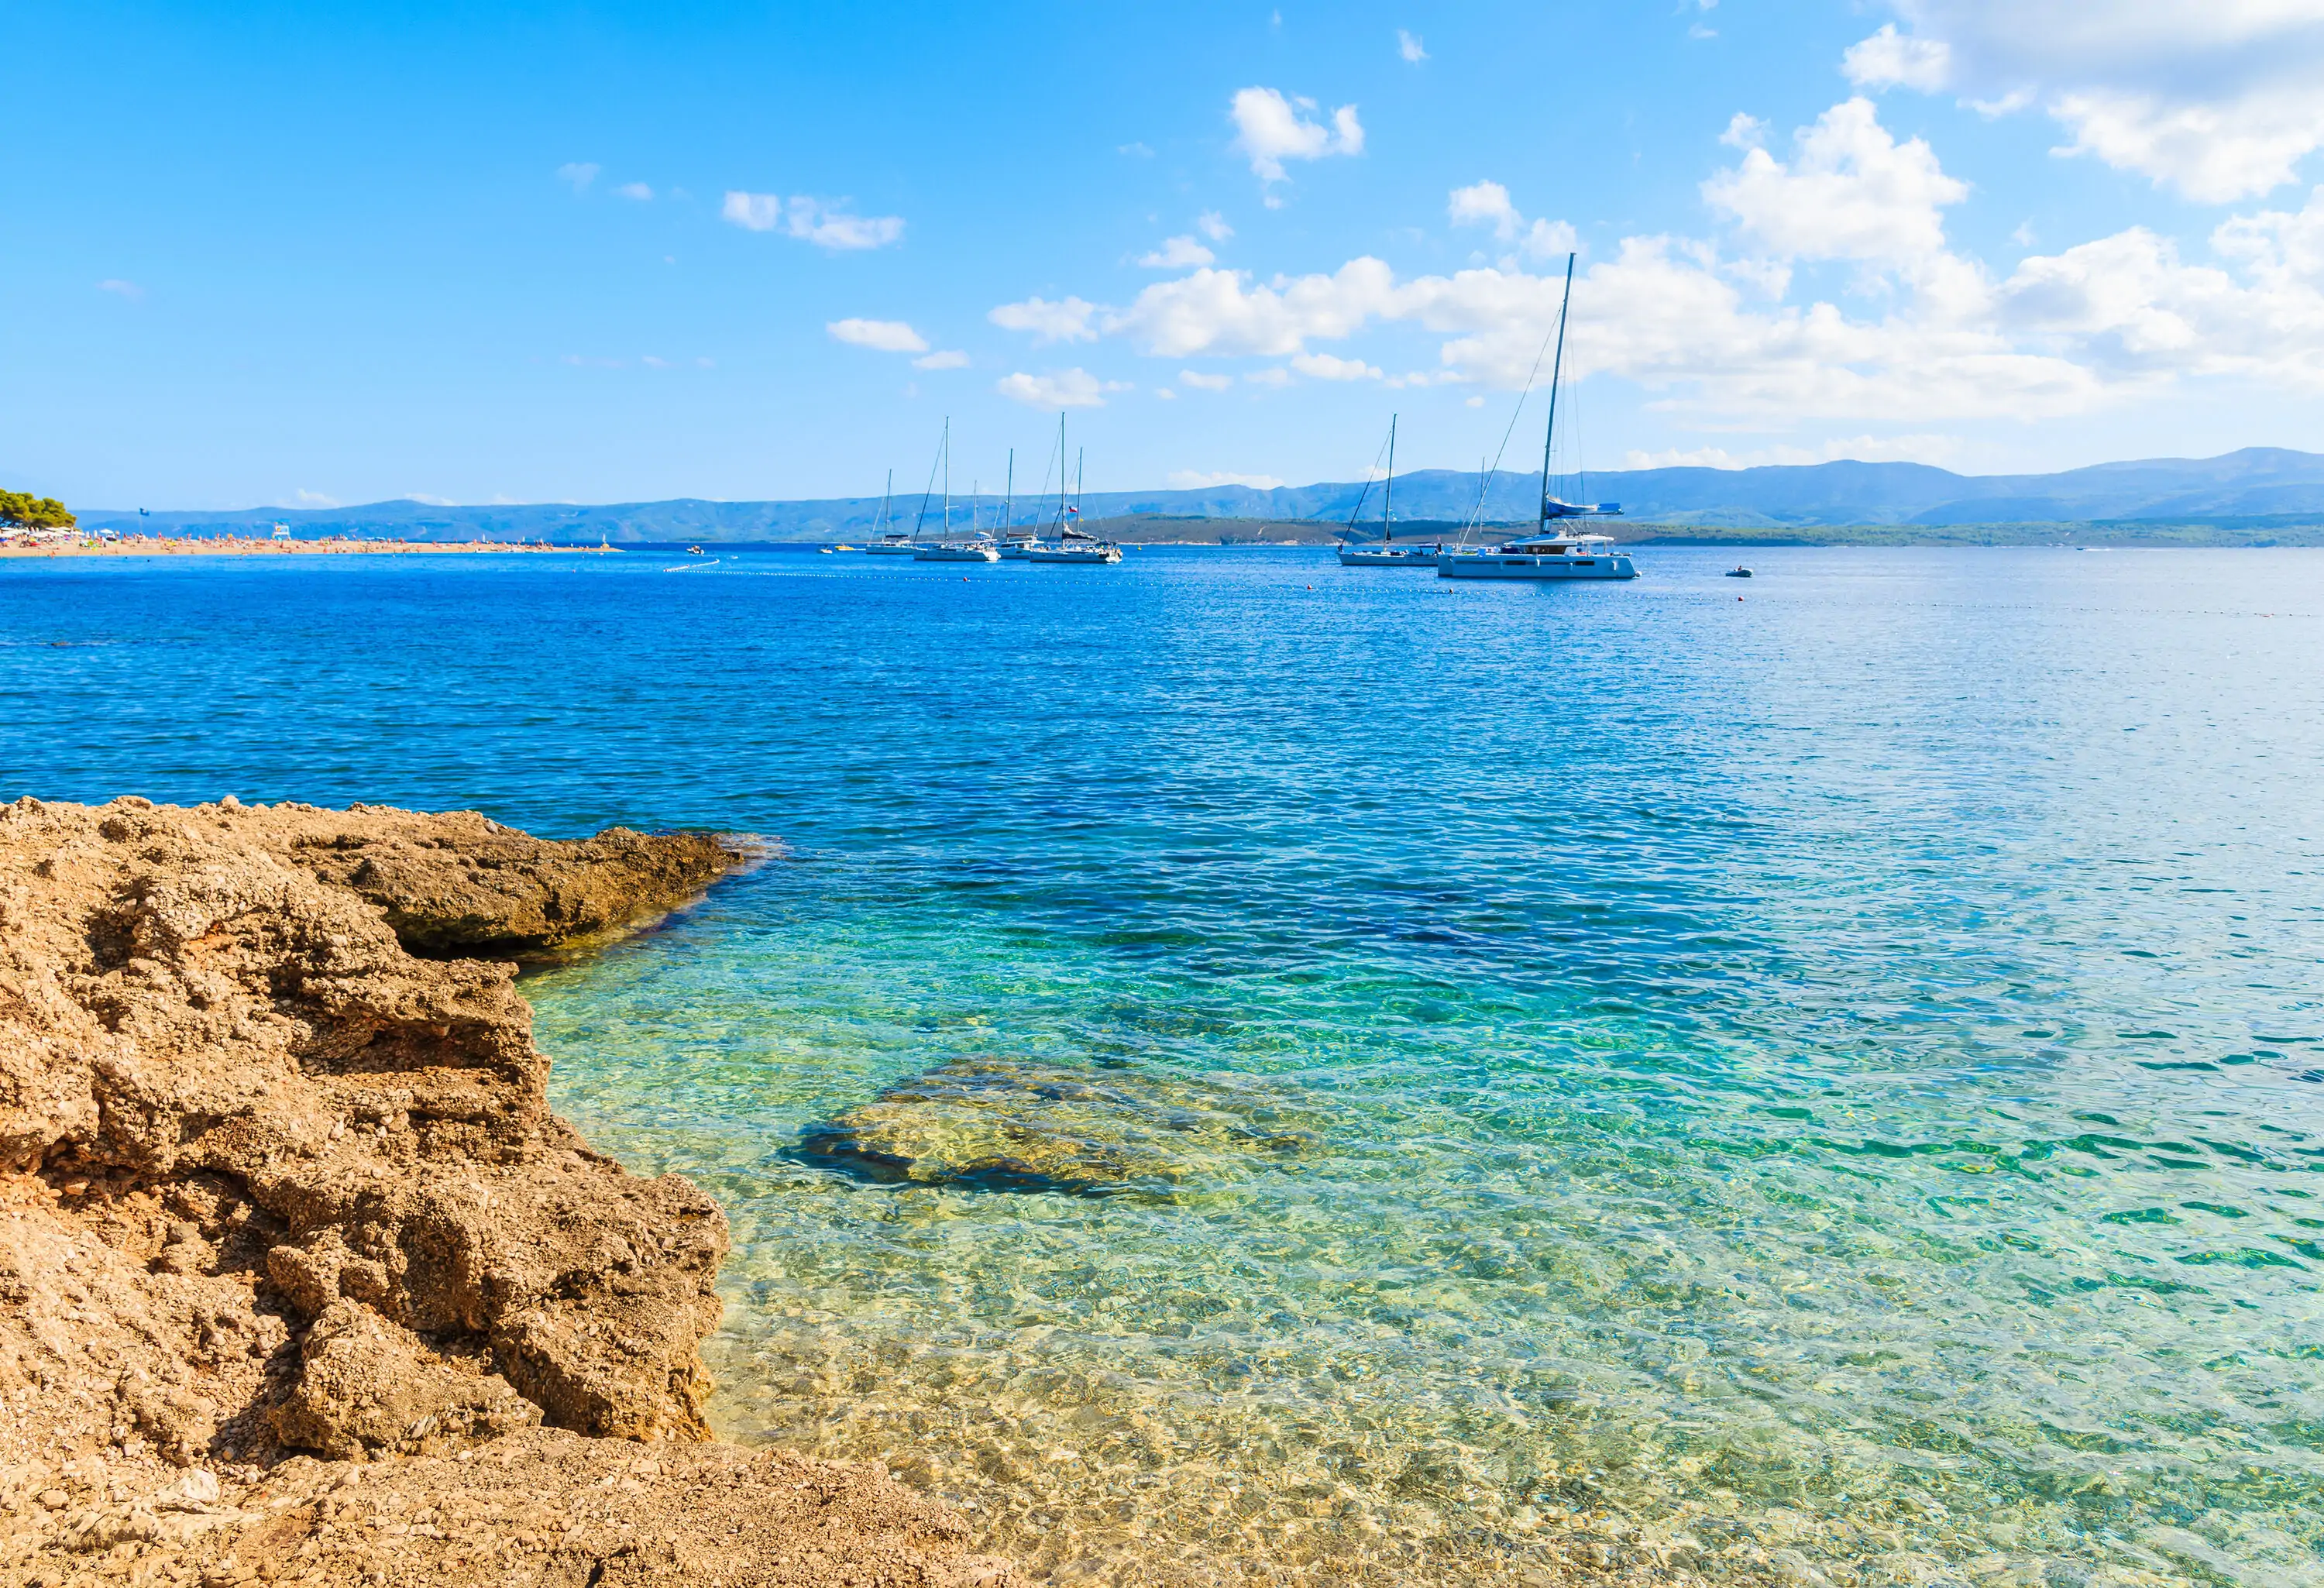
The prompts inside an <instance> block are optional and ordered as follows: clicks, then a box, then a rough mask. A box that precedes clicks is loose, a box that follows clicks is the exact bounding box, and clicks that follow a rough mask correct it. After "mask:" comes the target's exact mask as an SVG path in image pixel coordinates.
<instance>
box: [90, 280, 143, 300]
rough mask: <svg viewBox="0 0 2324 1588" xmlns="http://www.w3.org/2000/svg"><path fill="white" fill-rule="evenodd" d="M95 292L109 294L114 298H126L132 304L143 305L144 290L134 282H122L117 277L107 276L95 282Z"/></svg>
mask: <svg viewBox="0 0 2324 1588" xmlns="http://www.w3.org/2000/svg"><path fill="white" fill-rule="evenodd" d="M97 291H100V292H110V293H112V294H113V295H114V296H115V297H116V298H126V299H128V300H129V301H130V302H132V303H143V301H144V300H145V289H144V288H143V287H141V286H139V285H138V284H137V283H136V282H124V281H123V280H121V278H119V277H118V276H108V277H106V279H105V280H104V281H101V282H97Z"/></svg>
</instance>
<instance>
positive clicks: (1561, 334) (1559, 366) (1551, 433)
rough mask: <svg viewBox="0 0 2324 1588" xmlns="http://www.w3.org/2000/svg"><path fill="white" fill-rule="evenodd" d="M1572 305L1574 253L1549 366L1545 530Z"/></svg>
mask: <svg viewBox="0 0 2324 1588" xmlns="http://www.w3.org/2000/svg"><path fill="white" fill-rule="evenodd" d="M1572 307H1573V255H1572V254H1567V255H1566V256H1565V300H1564V301H1563V302H1562V303H1560V304H1559V305H1558V306H1557V356H1556V358H1554V360H1552V361H1551V363H1550V366H1549V429H1548V431H1547V432H1546V433H1545V434H1544V435H1543V437H1542V439H1541V521H1540V527H1541V528H1542V529H1545V530H1546V529H1547V528H1549V454H1550V448H1551V446H1552V445H1553V444H1554V442H1555V441H1556V439H1557V380H1558V376H1559V374H1561V373H1562V372H1563V370H1564V368H1565V311H1566V310H1567V309H1571V308H1572ZM1535 367H1536V368H1538V367H1540V366H1539V365H1535Z"/></svg>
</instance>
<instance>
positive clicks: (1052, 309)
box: [984, 298, 1097, 347]
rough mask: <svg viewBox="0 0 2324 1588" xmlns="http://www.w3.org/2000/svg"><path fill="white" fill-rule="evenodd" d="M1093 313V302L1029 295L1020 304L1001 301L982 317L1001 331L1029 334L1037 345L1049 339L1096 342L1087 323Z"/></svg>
mask: <svg viewBox="0 0 2324 1588" xmlns="http://www.w3.org/2000/svg"><path fill="white" fill-rule="evenodd" d="M1096 313H1097V305H1096V304H1094V303H1091V302H1088V301H1086V300H1083V299H1080V298H1067V299H1065V300H1064V301H1062V302H1058V303H1051V302H1049V301H1047V300H1046V299H1041V298H1028V299H1026V300H1025V301H1024V302H1022V303H1004V304H1002V305H1001V307H1000V308H998V309H994V310H993V311H992V312H991V313H990V314H988V315H986V316H985V317H984V318H985V319H989V320H991V322H992V323H993V324H994V325H996V326H999V327H1000V328H1001V329H1002V330H1004V331H1025V332H1028V333H1030V335H1031V336H1032V338H1033V345H1034V346H1037V347H1038V346H1044V345H1046V344H1047V343H1050V342H1094V341H1096V340H1097V332H1096V331H1095V330H1094V329H1093V328H1092V327H1091V325H1090V319H1091V317H1092V316H1093V315H1094V314H1096Z"/></svg>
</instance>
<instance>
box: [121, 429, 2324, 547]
mask: <svg viewBox="0 0 2324 1588" xmlns="http://www.w3.org/2000/svg"><path fill="white" fill-rule="evenodd" d="M1479 478H1480V476H1479V475H1476V474H1474V473H1460V472H1456V471H1453V470H1449V469H1423V470H1420V471H1418V472H1416V473H1414V474H1410V475H1398V476H1397V481H1396V504H1397V520H1398V522H1405V521H1406V520H1411V521H1415V522H1417V521H1428V520H1433V521H1436V522H1460V521H1462V520H1464V519H1466V518H1467V517H1468V516H1469V514H1470V512H1471V509H1472V508H1473V507H1475V505H1476V504H1477V502H1478V481H1479ZM1540 481H1541V476H1540V475H1522V474H1517V473H1512V472H1509V471H1506V470H1502V471H1497V472H1495V473H1494V474H1493V475H1492V476H1491V478H1490V479H1489V481H1487V483H1486V489H1485V493H1484V508H1485V516H1486V517H1487V519H1488V520H1489V521H1491V522H1522V521H1526V520H1530V519H1531V518H1532V516H1533V512H1534V503H1535V494H1536V493H1537V492H1538V491H1539V489H1540ZM1567 485H1568V483H1567V482H1563V481H1561V482H1560V486H1561V489H1562V490H1563V489H1565V488H1566V487H1567ZM1572 486H1573V488H1574V489H1575V490H1577V491H1580V490H1586V493H1587V495H1588V496H1589V497H1590V498H1591V499H1592V500H1596V501H1610V502H1619V503H1621V505H1622V509H1623V512H1624V513H1625V515H1626V516H1627V519H1628V522H1629V523H1632V524H1658V525H1668V526H1672V527H1674V528H1678V529H1690V528H1691V529H1695V530H1700V531H1704V533H1703V534H1702V536H1701V538H1703V539H1714V538H1716V536H1715V531H1718V530H1720V529H1732V530H1740V531H1760V533H1761V535H1764V534H1765V533H1766V531H1779V530H1782V529H1784V528H1798V529H1802V530H1810V529H1830V528H1831V527H1833V526H1844V525H1865V526H1881V527H1884V528H1886V529H1887V530H1888V531H1890V532H1888V533H1886V534H1884V535H1883V536H1882V537H1881V539H1883V540H1895V539H1897V538H1899V537H1898V535H1897V534H1896V532H1895V531H1898V530H1900V529H1901V530H1909V529H1911V528H1912V527H1914V526H1925V527H1928V528H1931V529H1932V530H1941V529H1942V528H1944V527H1947V526H1961V525H1975V524H2041V523H2057V524H2069V523H2070V524H2089V523H2102V522H2134V523H2183V524H2208V525H2230V526H2250V527H2260V526H2273V527H2280V528H2292V527H2307V526H2311V525H2318V524H2324V454H2317V453H2312V452H2292V451H2287V450H2284V449H2282V448H2268V447H2247V448H2244V449H2243V450H2242V451H2240V452H2230V453H2227V454H2226V455H2225V456H2223V457H2204V458H2184V457H2156V458H2147V459H2144V460H2142V461H2139V462H2135V463H2103V464H2098V465H2096V466H2092V467H2089V468H2077V469H2069V470H2067V471H2065V472H2064V473H2062V474H2049V475H1957V474H1954V473H1952V472H1951V471H1950V470H1948V469H1941V468H1932V467H1930V466H1927V465H1925V464H1918V463H1820V464H1811V465H1806V466H1798V467H1793V466H1775V467H1766V468H1744V469H1716V468H1649V469H1628V470H1622V469H1617V470H1611V471H1609V472H1607V473H1603V474H1593V475H1589V476H1587V478H1586V480H1585V481H1582V482H1574V483H1572ZM1366 489H1367V488H1366V487H1365V486H1363V485H1361V484H1360V483H1356V482H1346V483H1341V484H1329V485H1283V486H1277V488H1275V489H1273V490H1265V491H1263V490H1258V489H1254V488H1253V487H1250V486H1248V485H1218V486H1213V487H1209V488H1205V489H1201V490H1193V491H1107V492H1093V493H1091V494H1090V495H1089V496H1087V497H1086V498H1085V499H1084V502H1083V503H1082V511H1083V515H1084V519H1087V520H1096V519H1102V518H1116V517H1125V516H1130V515H1141V516H1146V517H1152V518H1168V519H1189V520H1200V519H1246V520H1266V521H1272V522H1286V521H1309V522H1318V521H1320V522H1344V521H1345V520H1346V519H1347V517H1348V515H1349V513H1350V512H1351V511H1353V510H1354V508H1355V506H1356V503H1357V499H1358V497H1359V495H1360V494H1364V493H1365V492H1366ZM1053 500H1054V499H1053ZM1378 503H1379V486H1378V485H1373V486H1371V487H1369V496H1368V498H1367V500H1366V503H1365V508H1364V517H1365V518H1366V519H1367V520H1370V521H1372V522H1377V515H1378V512H1379V506H1378ZM1000 506H1001V503H1000V500H999V499H998V498H997V497H991V496H986V497H980V498H978V499H976V501H975V502H974V503H970V502H969V501H968V500H967V499H965V498H956V499H955V500H954V503H953V512H952V525H953V528H954V531H964V530H965V529H966V528H967V527H968V524H969V522H971V518H972V514H973V515H974V516H975V517H976V518H978V519H979V520H981V522H982V523H983V524H984V525H985V526H986V527H991V525H992V524H993V523H994V522H995V519H996V515H997V513H998V511H999V509H1000ZM1038 507H1040V504H1035V503H1021V502H1020V503H1019V504H1018V512H1019V522H1024V521H1025V519H1026V518H1027V516H1028V514H1029V512H1031V511H1032V510H1033V509H1036V508H1038ZM1054 511H1055V509H1054V505H1053V503H1052V504H1051V505H1050V506H1048V507H1047V509H1046V510H1044V511H1043V512H1042V516H1044V517H1047V515H1048V514H1049V513H1053V512H1054ZM879 512H880V498H878V497H877V496H852V497H842V498H835V499H831V500H825V501H812V502H706V501H700V500H696V499H694V498H681V499H678V500H677V501H671V502H632V503H614V504H609V505H604V506H578V505H574V504H570V503H536V504H532V505H528V506H505V507H504V506H488V507H453V506H439V505H436V504H432V503H422V502H410V501H397V502H376V503H370V504H369V505H367V506H362V507H329V508H283V507H269V508H253V509H251V510H249V511H247V512H152V513H149V514H145V515H143V516H141V515H140V514H139V513H137V512H121V511H89V512H83V513H81V515H80V519H81V522H82V523H83V524H85V525H87V526H88V527H89V528H92V529H98V528H106V529H115V530H119V531H131V530H134V529H136V528H140V527H142V528H144V529H147V530H149V531H157V532H171V533H175V532H179V531H187V530H191V531H198V532H205V533H207V532H210V531H243V532H249V531H257V532H259V533H262V534H263V533H265V532H267V527H268V526H269V525H272V524H273V523H276V522H281V523H287V524H288V525H290V526H291V531H292V532H293V533H294V534H297V535H299V536H300V537H302V538H305V537H312V536H320V535H335V534H372V535H388V536H396V537H401V538H402V539H405V540H471V539H475V538H479V537H485V538H491V539H500V540H558V541H576V540H589V541H595V540H613V541H615V542H621V541H635V540H836V539H842V538H847V539H862V537H863V536H865V535H866V534H867V533H868V532H870V531H871V528H872V526H873V524H874V522H876V521H877V519H878V517H879ZM919 513H920V503H919V501H918V498H917V497H913V498H907V499H905V500H903V501H901V502H899V503H897V504H896V506H895V516H896V522H897V523H898V525H899V527H900V528H903V529H906V530H909V529H912V528H914V527H915V525H916V523H918V522H919ZM929 517H930V519H931V520H933V518H934V517H935V509H934V507H933V506H931V508H930V510H929ZM931 527H933V526H932V525H931ZM1754 538H1758V537H1754ZM1817 538H1819V539H1824V538H1828V537H1824V536H1819V537H1817ZM1937 538H1946V539H1950V538H1952V537H1948V536H1939V537H1937Z"/></svg>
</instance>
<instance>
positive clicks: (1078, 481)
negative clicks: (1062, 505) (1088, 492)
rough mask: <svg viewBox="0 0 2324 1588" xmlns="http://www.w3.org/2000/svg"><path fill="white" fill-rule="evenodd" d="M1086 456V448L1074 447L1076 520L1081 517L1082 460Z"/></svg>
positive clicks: (1087, 453) (1075, 525) (1077, 526)
mask: <svg viewBox="0 0 2324 1588" xmlns="http://www.w3.org/2000/svg"><path fill="white" fill-rule="evenodd" d="M1088 456H1089V448H1086V447H1076V448H1074V518H1076V519H1078V518H1080V517H1081V515H1082V459H1083V458H1084V457H1088ZM1074 528H1075V529H1077V530H1078V529H1080V528H1081V525H1080V524H1078V523H1076V524H1074Z"/></svg>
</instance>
